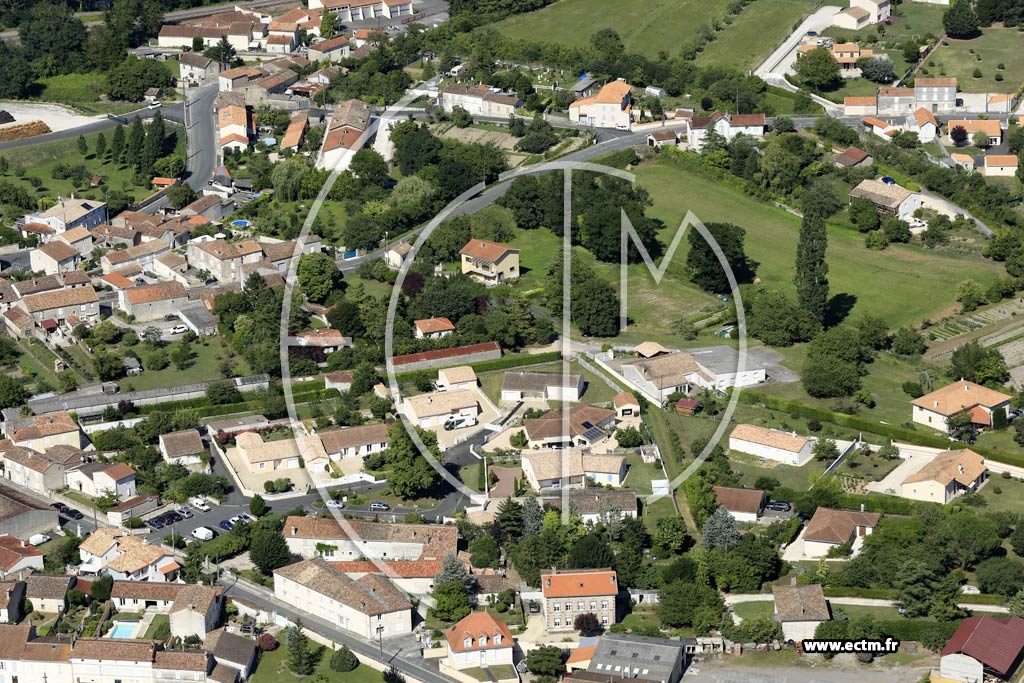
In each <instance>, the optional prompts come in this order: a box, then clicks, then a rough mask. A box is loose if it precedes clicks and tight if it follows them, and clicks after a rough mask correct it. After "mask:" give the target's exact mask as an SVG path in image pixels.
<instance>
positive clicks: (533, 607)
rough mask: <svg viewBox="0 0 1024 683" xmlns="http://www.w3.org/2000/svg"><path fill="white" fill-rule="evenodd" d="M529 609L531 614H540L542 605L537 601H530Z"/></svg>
mask: <svg viewBox="0 0 1024 683" xmlns="http://www.w3.org/2000/svg"><path fill="white" fill-rule="evenodd" d="M528 607H529V610H530V614H540V604H538V602H537V601H536V600H530V602H529V603H528Z"/></svg>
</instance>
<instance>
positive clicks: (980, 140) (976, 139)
mask: <svg viewBox="0 0 1024 683" xmlns="http://www.w3.org/2000/svg"><path fill="white" fill-rule="evenodd" d="M971 142H972V143H974V146H975V147H980V148H981V149H987V148H988V146H989V144H990V142H989V139H988V133H986V132H985V131H983V130H979V131H975V133H974V135H973V136H971Z"/></svg>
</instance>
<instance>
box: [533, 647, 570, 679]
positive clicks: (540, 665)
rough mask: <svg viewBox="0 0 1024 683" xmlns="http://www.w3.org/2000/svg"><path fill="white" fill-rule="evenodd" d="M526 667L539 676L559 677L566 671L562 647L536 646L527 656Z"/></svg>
mask: <svg viewBox="0 0 1024 683" xmlns="http://www.w3.org/2000/svg"><path fill="white" fill-rule="evenodd" d="M526 669H527V670H528V671H529V672H530V673H532V674H534V675H537V676H553V677H555V678H558V677H559V676H561V675H562V674H564V673H565V662H564V661H563V660H562V650H561V648H559V647H557V646H555V645H542V646H540V647H535V648H534V649H532V650H530V652H529V654H527V656H526Z"/></svg>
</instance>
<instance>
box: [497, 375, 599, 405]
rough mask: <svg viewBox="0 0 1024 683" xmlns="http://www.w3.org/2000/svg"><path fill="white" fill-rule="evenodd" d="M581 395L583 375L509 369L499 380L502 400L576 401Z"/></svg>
mask: <svg viewBox="0 0 1024 683" xmlns="http://www.w3.org/2000/svg"><path fill="white" fill-rule="evenodd" d="M582 395H583V375H581V374H576V373H563V372H530V371H526V370H510V371H508V372H506V373H505V376H504V378H502V381H501V400H502V401H523V400H526V399H540V400H544V401H568V402H576V401H579V400H580V397H581V396H582Z"/></svg>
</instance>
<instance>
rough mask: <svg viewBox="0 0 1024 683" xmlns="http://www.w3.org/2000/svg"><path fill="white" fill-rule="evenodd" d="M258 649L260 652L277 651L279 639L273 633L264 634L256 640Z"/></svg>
mask: <svg viewBox="0 0 1024 683" xmlns="http://www.w3.org/2000/svg"><path fill="white" fill-rule="evenodd" d="M256 647H258V648H259V649H260V652H273V651H274V650H276V649H277V638H275V637H274V634H273V633H263V634H261V635H260V637H259V638H257V639H256Z"/></svg>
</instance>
